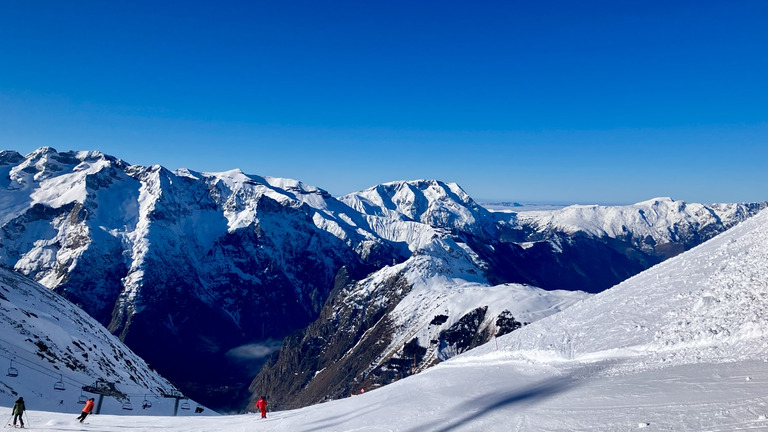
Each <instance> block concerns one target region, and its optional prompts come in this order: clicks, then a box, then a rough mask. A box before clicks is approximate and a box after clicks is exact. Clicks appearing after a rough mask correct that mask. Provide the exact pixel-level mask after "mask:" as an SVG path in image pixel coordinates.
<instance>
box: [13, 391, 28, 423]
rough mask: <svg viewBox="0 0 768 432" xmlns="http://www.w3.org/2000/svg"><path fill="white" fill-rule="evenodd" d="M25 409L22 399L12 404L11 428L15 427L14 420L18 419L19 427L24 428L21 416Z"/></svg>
mask: <svg viewBox="0 0 768 432" xmlns="http://www.w3.org/2000/svg"><path fill="white" fill-rule="evenodd" d="M26 409H27V408H26V407H25V406H24V398H22V397H20V398H18V399H16V403H15V404H13V427H16V419H19V422H20V423H21V427H22V428H23V427H24V418H23V417H22V415H23V414H24V411H26Z"/></svg>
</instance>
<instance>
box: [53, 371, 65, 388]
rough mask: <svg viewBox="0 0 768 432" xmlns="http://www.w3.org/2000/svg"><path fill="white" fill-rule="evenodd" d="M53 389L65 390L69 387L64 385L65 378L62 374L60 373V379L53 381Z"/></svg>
mask: <svg viewBox="0 0 768 432" xmlns="http://www.w3.org/2000/svg"><path fill="white" fill-rule="evenodd" d="M53 389H54V390H59V391H64V390H66V389H67V387H66V386H65V385H64V378H63V377H62V376H61V374H59V380H58V381H56V382H55V383H53Z"/></svg>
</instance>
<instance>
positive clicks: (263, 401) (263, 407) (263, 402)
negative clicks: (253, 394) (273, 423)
mask: <svg viewBox="0 0 768 432" xmlns="http://www.w3.org/2000/svg"><path fill="white" fill-rule="evenodd" d="M256 408H258V409H259V411H261V418H267V398H265V397H264V396H262V397H260V398H259V400H257V401H256Z"/></svg>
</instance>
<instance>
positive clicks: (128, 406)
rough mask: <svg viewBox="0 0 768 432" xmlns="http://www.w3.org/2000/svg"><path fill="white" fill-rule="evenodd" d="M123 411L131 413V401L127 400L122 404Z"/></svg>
mask: <svg viewBox="0 0 768 432" xmlns="http://www.w3.org/2000/svg"><path fill="white" fill-rule="evenodd" d="M123 409H124V410H126V411H132V410H133V404H131V399H130V398H128V400H127V401H125V402H123Z"/></svg>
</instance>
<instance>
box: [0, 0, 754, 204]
mask: <svg viewBox="0 0 768 432" xmlns="http://www.w3.org/2000/svg"><path fill="white" fill-rule="evenodd" d="M767 23H768V1H764V0H751V1H750V0H736V1H674V0H672V1H654V0H638V1H631V0H630V1H546V0H542V1H539V0H535V1H534V0H526V1H516V0H508V1H450V0H445V1H418V0H404V1H399V0H393V1H391V0H386V1H384V0H382V1H367V0H355V1H323V0H308V1H294V0H281V1H278V0H275V1H270V2H264V1H243V2H233V1H206V2H202V1H190V0H187V1H151V2H150V1H117V0H108V1H104V0H94V1H77V0H73V1H59V0H56V1H42V0H41V1H35V0H8V1H3V2H2V3H0V148H2V149H13V150H17V151H19V152H21V153H28V152H30V151H32V150H33V149H35V148H37V147H40V146H44V145H49V146H52V147H54V148H56V149H57V150H59V151H65V150H100V151H103V152H105V153H108V154H111V155H113V156H116V157H119V158H121V159H123V160H125V161H127V162H129V163H133V164H141V165H152V164H161V165H163V166H165V167H167V168H169V169H176V168H182V167H185V168H190V169H194V170H199V171H223V170H228V169H233V168H240V169H242V170H243V171H245V172H246V173H250V174H258V175H267V176H277V177H290V178H295V179H298V180H301V181H304V182H305V183H309V184H313V185H316V186H319V187H322V188H324V189H326V190H328V191H329V192H331V193H332V194H334V195H341V194H345V193H348V192H352V191H356V190H360V189H364V188H367V187H370V186H373V185H376V184H378V183H383V182H387V181H394V180H407V179H419V178H430V179H431V178H435V179H439V180H443V181H446V182H457V183H459V184H460V185H461V186H462V187H463V188H464V189H465V190H466V191H467V192H468V193H469V194H470V195H471V196H473V197H474V198H476V199H478V200H481V201H482V200H518V201H523V202H576V203H631V202H637V201H642V200H645V199H649V198H653V197H656V196H671V197H672V198H674V199H678V200H684V201H689V202H708V203H709V202H736V201H761V200H768V169H767V168H768V167H767V166H766V165H768V24H767Z"/></svg>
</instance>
